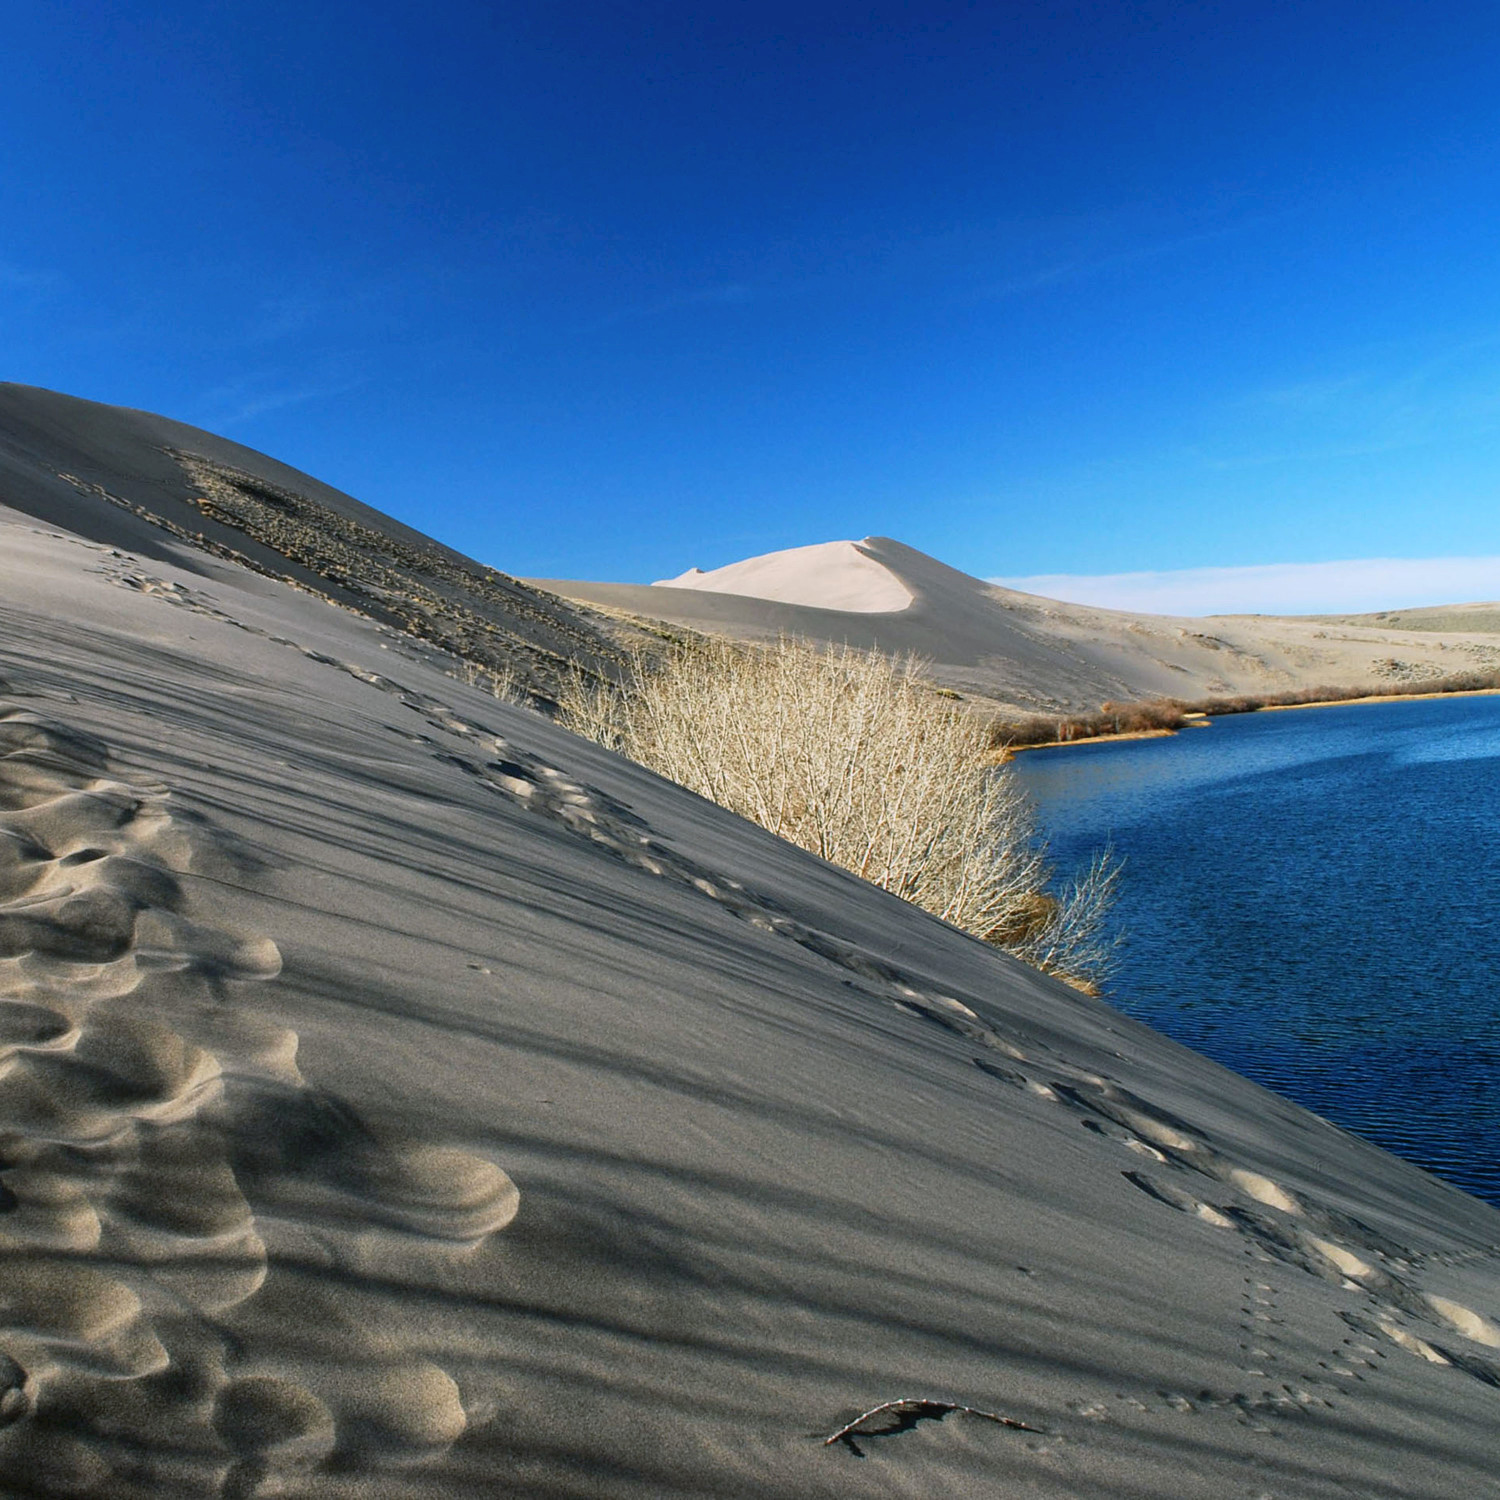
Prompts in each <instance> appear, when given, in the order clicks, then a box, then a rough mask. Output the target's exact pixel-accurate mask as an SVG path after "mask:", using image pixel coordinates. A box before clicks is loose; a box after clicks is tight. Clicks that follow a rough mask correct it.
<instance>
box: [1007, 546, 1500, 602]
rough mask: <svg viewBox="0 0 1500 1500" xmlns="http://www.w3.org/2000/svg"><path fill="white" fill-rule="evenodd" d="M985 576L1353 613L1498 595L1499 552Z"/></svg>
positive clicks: (1048, 587)
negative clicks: (1021, 576) (1222, 566)
mask: <svg viewBox="0 0 1500 1500" xmlns="http://www.w3.org/2000/svg"><path fill="white" fill-rule="evenodd" d="M990 582H991V583H998V584H1000V585H1001V586H1002V587H1004V588H1008V589H1020V590H1021V591H1022V592H1023V593H1027V594H1041V595H1044V596H1045V597H1047V598H1049V599H1065V600H1067V601H1069V602H1070V603H1073V604H1095V605H1100V606H1102V607H1103V608H1106V609H1128V610H1138V611H1141V612H1143V613H1147V614H1164V615H1214V614H1218V615H1225V614H1266V615H1309V614H1358V613H1365V612H1367V611H1372V610H1379V609H1411V608H1415V607H1419V606H1421V605H1424V604H1466V603H1472V602H1474V601H1476V600H1493V599H1500V557H1430V558H1399V557H1375V558H1357V559H1352V560H1349V561H1345V562H1321V563H1268V564H1260V565H1255V566H1250V567H1235V568H1180V569H1175V570H1169V571H1162V572H1155V573H1104V574H1093V575H1090V574H1078V573H1037V574H1033V575H1031V576H1029V577H1026V578H992V579H990Z"/></svg>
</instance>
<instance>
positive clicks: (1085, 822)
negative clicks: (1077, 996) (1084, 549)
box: [1015, 697, 1500, 1204]
mask: <svg viewBox="0 0 1500 1500" xmlns="http://www.w3.org/2000/svg"><path fill="white" fill-rule="evenodd" d="M1015 765H1016V769H1017V773H1018V774H1019V776H1020V777H1021V779H1022V781H1023V782H1024V783H1025V785H1026V787H1027V788H1028V790H1029V791H1030V792H1031V794H1032V795H1033V797H1035V799H1036V800H1037V803H1038V806H1039V809H1040V812H1041V821H1042V827H1043V828H1044V830H1045V831H1046V833H1047V835H1048V837H1049V838H1050V840H1051V843H1052V847H1053V851H1054V853H1055V854H1056V855H1057V857H1058V861H1059V864H1060V865H1061V866H1062V867H1063V868H1067V867H1068V866H1070V865H1072V864H1074V863H1077V862H1081V861H1082V860H1083V859H1084V858H1086V857H1087V855H1088V853H1089V851H1091V850H1092V849H1094V848H1095V847H1097V846H1098V845H1100V844H1102V843H1104V842H1105V841H1106V840H1109V841H1112V842H1113V844H1114V846H1115V849H1116V851H1117V852H1118V853H1120V854H1122V855H1123V856H1124V858H1125V862H1126V866H1125V873H1124V891H1123V894H1122V896H1121V899H1120V903H1119V906H1118V908H1117V912H1118V916H1119V919H1120V921H1121V923H1122V924H1123V926H1124V928H1125V930H1126V934H1127V937H1126V945H1125V947H1124V949H1123V950H1122V961H1121V964H1120V968H1119V972H1118V974H1117V975H1116V977H1115V978H1114V980H1113V981H1112V982H1111V984H1110V986H1109V988H1108V990H1107V993H1106V998H1107V999H1109V1000H1110V1001H1111V1003H1113V1004H1114V1005H1116V1006H1118V1007H1119V1008H1120V1009H1121V1010H1124V1011H1126V1012H1128V1013H1129V1014H1130V1015H1133V1016H1136V1017H1138V1018H1140V1019H1141V1020H1144V1021H1147V1022H1149V1023H1150V1024H1151V1025H1153V1026H1155V1027H1157V1028H1158V1029H1159V1030H1161V1031H1164V1032H1166V1033H1167V1034H1168V1035H1170V1036H1173V1037H1175V1038H1177V1040H1179V1041H1181V1042H1185V1043H1186V1044H1187V1045H1189V1046H1191V1047H1194V1048H1196V1049H1197V1050H1198V1051H1200V1052H1205V1053H1207V1054H1208V1055H1209V1056H1210V1057H1213V1058H1215V1059H1217V1060H1218V1061H1219V1062H1222V1063H1224V1064H1226V1065H1227V1066H1228V1067H1231V1068H1234V1069H1235V1070H1236V1071H1238V1072H1240V1073H1244V1074H1245V1075H1247V1076H1248V1077H1250V1078H1254V1079H1256V1080H1257V1081H1258V1082H1260V1083H1264V1084H1266V1085H1267V1086H1268V1087H1270V1088H1273V1089H1276V1090H1277V1091H1278V1092H1280V1093H1282V1094H1285V1095H1287V1096H1288V1097H1289V1098H1292V1099H1295V1100H1297V1101H1298V1102H1299V1103H1301V1104H1305V1105H1307V1106H1308V1107H1309V1108H1310V1109H1315V1110H1317V1111H1318V1113H1319V1114H1322V1115H1326V1116H1327V1117H1328V1118H1329V1119H1331V1120H1333V1121H1335V1122H1337V1123H1338V1124H1340V1125H1343V1126H1345V1127H1346V1128H1348V1129H1350V1130H1353V1131H1356V1132H1357V1133H1358V1134H1360V1135H1362V1136H1364V1137H1366V1138H1367V1139H1368V1140H1372V1141H1375V1142H1378V1143H1379V1144H1380V1145H1382V1146H1385V1147H1387V1148H1388V1149H1389V1150H1391V1151H1394V1152H1396V1153H1397V1154H1398V1155H1401V1156H1404V1157H1406V1158H1407V1159H1408V1160H1409V1161H1413V1162H1416V1163H1417V1164H1418V1165H1419V1166H1422V1167H1425V1168H1427V1169H1428V1170H1429V1171H1431V1172H1435V1173H1437V1174H1438V1175H1439V1176H1442V1177H1445V1178H1447V1179H1448V1180H1449V1181H1450V1182H1453V1183H1456V1184H1457V1185H1458V1186H1460V1187H1462V1188H1464V1189H1465V1190H1466V1191H1468V1192H1471V1193H1474V1194H1476V1195H1477V1196H1479V1197H1481V1198H1486V1199H1488V1200H1489V1201H1490V1202H1492V1203H1496V1204H1500V697H1480V698H1456V697H1455V698H1437V699H1424V700H1415V701H1413V700H1407V701H1401V700H1394V701H1390V702H1385V703H1378V704H1350V705H1347V706H1345V707H1340V708H1320V709H1308V710H1300V711H1294V712H1274V713H1267V712H1262V713H1258V714H1243V715H1238V716H1235V717H1231V718H1224V719H1218V720H1216V721H1215V722H1214V723H1213V725H1212V726H1211V727H1209V728H1206V729H1189V730H1185V731H1183V732H1182V733H1180V734H1178V735H1176V736H1175V737H1173V738H1170V739H1154V740H1135V741H1122V742H1118V743H1114V744H1109V743H1104V744H1098V745H1083V746H1072V747H1068V748H1066V749H1059V750H1041V751H1032V752H1027V753H1026V754H1024V755H1020V756H1018V757H1017V758H1016V762H1015Z"/></svg>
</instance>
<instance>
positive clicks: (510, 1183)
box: [0, 509, 1500, 1500]
mask: <svg viewBox="0 0 1500 1500" xmlns="http://www.w3.org/2000/svg"><path fill="white" fill-rule="evenodd" d="M59 519H60V520H63V521H65V520H67V516H66V515H60V517H59ZM78 525H79V527H80V529H83V530H87V528H88V525H89V521H88V518H87V516H84V517H83V518H82V519H79V521H78ZM158 550H159V552H160V554H161V555H158V556H153V557H150V558H145V557H142V556H140V555H134V554H127V553H125V552H123V551H117V550H114V549H113V547H112V546H111V545H110V544H108V541H107V539H105V540H86V539H85V538H83V537H81V536H79V535H76V534H72V533H70V532H67V531H64V530H60V529H58V524H57V522H56V521H54V523H53V524H51V525H49V524H44V523H42V522H40V521H38V520H37V519H36V518H34V517H33V516H31V515H22V514H20V513H19V512H17V511H15V510H6V509H0V679H3V682H0V1050H3V1055H4V1059H5V1061H4V1069H5V1071H4V1072H3V1074H0V1117H3V1121H4V1125H3V1129H4V1140H3V1160H4V1163H5V1165H4V1167H3V1169H0V1181H3V1184H4V1189H5V1198H4V1200H3V1204H4V1210H5V1211H4V1213H3V1215H0V1386H3V1387H4V1393H3V1394H0V1423H4V1426H3V1428H0V1493H3V1494H5V1495H7V1496H17V1497H20V1496H54V1495H58V1496H60V1495H80V1496H86V1497H100V1500H104V1497H108V1500H117V1497H123V1500H130V1497H137V1496H139V1497H148V1496H149V1497H152V1500H156V1497H178V1496H182V1497H188V1496H207V1495H223V1496H250V1495H257V1496H261V1495H264V1496H270V1495H285V1496H296V1497H299V1500H302V1497H306V1500H325V1497H327V1500H332V1497H340V1500H343V1497H347V1500H354V1497H359V1500H370V1497H376V1500H384V1497H392V1500H395V1497H400V1500H419V1497H433V1500H437V1497H452V1496H462V1495H475V1496H481V1495H482V1496H517V1497H580V1500H581V1497H594V1496H621V1497H625V1496H629V1497H641V1500H645V1497H660V1496H684V1497H685V1496H700V1497H707V1496H736V1497H741V1496H743V1497H751V1496H756V1497H771V1496H776V1497H787V1500H802V1497H820V1496H828V1497H834V1496H837V1497H855V1496H858V1497H875V1496H906V1497H922V1500H929V1497H935V1496H973V1497H985V1500H994V1497H1000V1496H1003V1497H1006V1500H1011V1497H1027V1500H1040V1497H1049V1500H1105V1497H1109V1500H1117V1497H1131V1500H1145V1497H1161V1500H1178V1497H1185V1500H1194V1497H1203V1500H1227V1497H1236V1500H1238V1497H1245V1500H1257V1497H1270V1496H1274V1497H1277V1500H1292V1497H1296V1500H1301V1497H1309V1500H1310V1497H1330V1500H1331V1497H1335V1496H1337V1497H1340V1500H1348V1497H1351V1496H1357V1497H1361V1500H1395V1497H1428V1500H1453V1497H1459V1496H1465V1497H1466V1496H1483V1495H1495V1494H1500V1485H1497V1482H1496V1479H1495V1461H1496V1454H1497V1445H1496V1439H1495V1433H1496V1430H1497V1427H1496V1419H1497V1415H1500V1215H1497V1214H1496V1213H1495V1212H1494V1211H1493V1210H1492V1209H1490V1208H1488V1207H1487V1206H1485V1205H1483V1204H1481V1203H1479V1202H1478V1201H1476V1200H1474V1199H1472V1198H1469V1197H1466V1196H1465V1195H1463V1194H1462V1193H1459V1192H1457V1191H1456V1190H1454V1189H1452V1188H1450V1187H1447V1186H1446V1185H1444V1184H1442V1183H1440V1182H1438V1181H1436V1180H1434V1179H1433V1178H1430V1177H1428V1176H1426V1175H1424V1174H1423V1173H1421V1172H1419V1171H1418V1170H1416V1169H1415V1168H1413V1167H1410V1166H1408V1165H1406V1164H1404V1163H1402V1162H1400V1161H1398V1160H1396V1159H1395V1158H1393V1157H1391V1156H1389V1155H1387V1154H1385V1153H1383V1152H1381V1151H1379V1150H1377V1149H1375V1148H1374V1147H1372V1146H1368V1145H1366V1144H1364V1143H1362V1142H1360V1141H1358V1140H1357V1139H1355V1138H1354V1137H1352V1136H1350V1135H1348V1134H1346V1133H1344V1132H1343V1131H1340V1130H1338V1129H1336V1128H1334V1127H1333V1126H1331V1125H1329V1124H1327V1123H1325V1122H1323V1121H1321V1120H1319V1119H1318V1118H1316V1117H1315V1116H1313V1115H1310V1114H1308V1113H1307V1112H1306V1111H1304V1110H1301V1109H1299V1108H1297V1107H1295V1106H1293V1105H1291V1104H1289V1103H1287V1102H1285V1101H1284V1100H1281V1099H1279V1098H1278V1097H1276V1096H1275V1095H1272V1094H1270V1093H1267V1092H1266V1091H1265V1090H1263V1089H1260V1088H1258V1087H1256V1086H1255V1085H1253V1084H1251V1083H1249V1082H1247V1081H1246V1080H1244V1079H1241V1078H1239V1077H1237V1076H1236V1075H1234V1074H1231V1073H1228V1072H1226V1071H1224V1070H1223V1069H1221V1068H1219V1067H1217V1066H1215V1065H1214V1064H1212V1063H1209V1062H1207V1061H1206V1060H1204V1059H1202V1058H1200V1057H1198V1056H1196V1055H1195V1054H1193V1053H1191V1052H1188V1051H1186V1050H1185V1049H1183V1048H1181V1047H1179V1046H1176V1045H1175V1044H1173V1043H1171V1042H1169V1041H1167V1040H1165V1039H1164V1038H1162V1037H1160V1036H1159V1035H1157V1034H1155V1033H1154V1032H1152V1031H1150V1030H1149V1029H1147V1028H1145V1027H1143V1026H1140V1025H1137V1024H1135V1023H1132V1022H1130V1021H1128V1020H1126V1019H1125V1018H1124V1017H1122V1016H1120V1015H1118V1014H1117V1013H1115V1012H1114V1011H1112V1010H1111V1009H1110V1008H1109V1007H1108V1006H1106V1005H1104V1004H1102V1003H1100V1002H1098V1001H1095V1000H1091V999H1088V998H1086V997H1083V996H1081V995H1079V994H1077V993H1075V992H1074V991H1071V990H1069V989H1067V988H1065V987H1064V986H1062V985H1060V984H1057V983H1054V982H1052V981H1050V980H1048V979H1046V978H1043V977H1042V976H1040V975H1038V974H1036V973H1033V972H1031V971H1029V970H1027V969H1025V968H1023V967H1021V966H1019V965H1018V964H1016V963H1014V962H1013V961H1011V960H1009V959H1007V958H1006V957H1004V956H1003V955H1001V954H999V953H997V952H995V951H994V950H992V949H989V948H986V947H985V946H983V945H982V944H980V943H978V942H975V941H974V940H972V939H970V938H968V937H966V936H964V935H963V934H961V933H958V932H956V931H954V930H952V929H950V928H947V927H945V926H943V925H942V924H940V923H938V922H936V921H935V920H933V919H932V918H930V917H928V916H926V915H925V914H923V913H921V912H919V911H917V910H915V909H913V908H910V907H907V906H905V905H903V904H901V903H900V902H898V901H896V900H895V899H894V898H891V897H889V896H887V895H885V894H884V893H882V892H880V891H877V890H875V889H873V888H871V887H868V886H865V885H862V884H861V883H859V882H858V881H856V880H854V879H853V878H852V877H850V876H848V875H846V874H844V873H843V872H841V871H838V870H835V869H832V868H830V867H828V866H826V865H823V864H821V863H820V862H818V861H817V860H815V859H812V858H810V857H809V856H807V855H805V854H803V853H801V852H799V851H797V850H795V849H792V848H790V847H787V846H784V845H782V844H779V843H778V842H777V841H775V840H773V839H771V838H770V837H769V836H767V835H765V834H763V833H762V832H760V831H759V830H757V829H754V828H752V827H750V826H748V825H746V824H743V823H741V822H740V821H738V820H737V819H735V818H733V817H731V816H729V815H728V814H726V813H724V812H723V811H721V810H720V809H717V808H715V807H712V806H710V805H708V804H706V803H704V802H702V801H700V800H699V799H697V798H694V797H691V796H688V795H686V794H684V793H682V792H680V791H678V790H677V789H675V788H673V787H671V786H669V785H667V784H665V783H663V782H662V781H660V780H658V779H657V778H655V777H653V776H651V775H649V774H647V773H645V772H644V771H641V770H639V769H637V768H635V767H632V766H630V765H628V764H625V763H623V762H621V761H619V760H618V759H616V758H614V757H612V756H610V755H608V754H607V753H605V752H604V751H602V750H600V749H599V748H598V747H596V746H593V745H590V744H586V743H583V742H581V741H579V740H577V739H575V738H573V737H571V736H569V735H567V734H566V733H564V732H562V731H561V730H559V729H557V728H556V727H555V726H553V725H551V724H550V723H548V722H547V721H546V720H544V719H543V718H541V717H540V716H538V715H535V714H533V713H530V712H528V711H526V710H524V709H520V708H516V707H513V706H510V705H507V704H502V703H497V702H496V701H495V700H494V699H493V698H491V697H489V696H487V695H485V694H483V693H481V692H478V691H476V690H474V689H471V688H468V687H465V686H464V685H462V684H461V683H460V682H458V681H456V680H454V679H453V678H452V677H450V676H448V675H446V673H445V670H444V668H445V666H449V665H451V664H450V663H448V661H447V659H446V658H444V657H442V656H441V655H440V654H439V653H437V652H435V651H433V650H432V649H431V648H429V647H426V646H423V645H421V644H418V643H413V642H411V641H410V640H408V639H406V638H404V637H402V636H400V635H398V634H397V633H396V632H394V631H392V630H391V629H389V628H388V627H385V626H381V625H378V624H376V623H375V622H372V621H370V620H367V619H361V618H359V617H357V616H355V615H353V614H351V613H349V612H348V611H345V610H341V609H338V608H335V607H334V606H332V605H330V604H328V603H327V602H325V601H323V600H321V599H319V598H316V597H313V596H312V595H309V594H307V593H305V592H300V591H297V590H295V589H292V588H290V587H288V586H285V585H282V584H278V583H275V582H273V581H271V580H268V579H267V578H265V577H263V576H259V575H255V574H250V573H240V572H237V570H235V569H234V568H233V567H232V566H230V565H228V564H225V563H222V562H218V561H216V562H214V563H213V566H212V567H211V568H205V567H199V568H198V569H197V570H196V571H189V570H188V569H186V568H184V567H183V566H180V565H179V564H178V563H177V562H175V561H173V560H171V559H172V557H173V556H174V554H175V544H174V545H172V546H166V545H163V546H160V547H159V549H158ZM189 560H190V561H191V560H193V559H189ZM1413 1107H1414V1108H1420V1100H1414V1101H1413ZM898 1398H919V1399H923V1400H927V1401H932V1402H940V1403H955V1404H958V1405H962V1406H968V1407H973V1408H976V1409H978V1410H980V1411H983V1412H990V1413H995V1414H999V1415H1003V1416H1007V1417H1010V1418H1013V1419H1015V1420H1017V1421H1019V1422H1021V1423H1023V1424H1025V1428H1018V1427H1009V1426H1004V1425H1001V1424H998V1423H995V1422H992V1421H988V1420H985V1419H984V1418H983V1417H980V1416H975V1415H972V1414H968V1415H966V1414H964V1413H962V1412H951V1413H949V1414H948V1415H946V1416H942V1414H941V1408H939V1407H928V1408H915V1409H910V1410H908V1411H907V1412H906V1413H905V1415H904V1417H903V1415H902V1413H900V1412H895V1413H887V1414H885V1415H883V1416H880V1417H876V1418H873V1419H871V1420H870V1421H869V1422H868V1423H866V1424H864V1426H862V1427H860V1428H858V1429H856V1430H855V1431H854V1432H852V1433H851V1434H849V1437H848V1438H847V1439H846V1440H844V1441H840V1442H837V1443H834V1444H832V1445H826V1444H825V1443H824V1441H823V1440H824V1438H826V1437H827V1436H828V1435H829V1434H831V1433H834V1432H835V1431H836V1430H838V1429H839V1428H841V1427H842V1426H844V1424H846V1423H848V1422H849V1421H850V1420H851V1419H852V1418H854V1417H855V1416H857V1415H858V1414H859V1413H860V1412H862V1411H864V1410H866V1409H868V1408H870V1407H873V1406H876V1405H878V1404H879V1403H882V1402H888V1401H893V1400H896V1399H898ZM1026 1429H1034V1430H1026Z"/></svg>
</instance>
